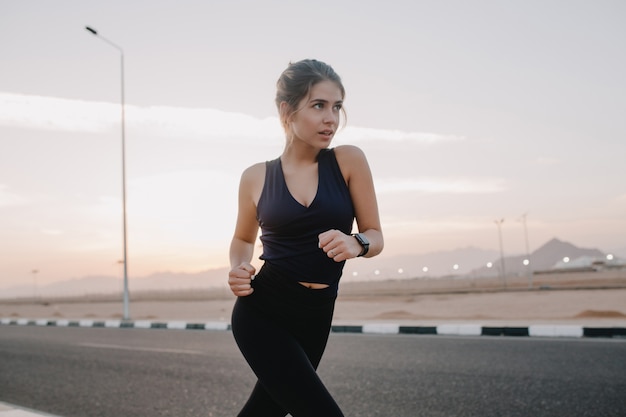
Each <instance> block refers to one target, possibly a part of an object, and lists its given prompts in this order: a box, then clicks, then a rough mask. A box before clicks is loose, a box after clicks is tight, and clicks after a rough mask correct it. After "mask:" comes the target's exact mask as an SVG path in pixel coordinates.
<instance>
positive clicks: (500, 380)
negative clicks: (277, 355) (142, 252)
mask: <svg viewBox="0 0 626 417" xmlns="http://www.w3.org/2000/svg"><path fill="white" fill-rule="evenodd" d="M319 371H320V375H321V377H322V379H323V380H324V381H326V385H327V386H328V388H329V390H330V391H331V392H332V393H333V395H334V396H335V398H336V399H337V402H338V403H339V404H340V406H341V407H342V409H343V410H344V412H345V414H346V416H362V417H368V416H384V417H389V416H394V417H415V416H446V417H450V416H480V417H489V416H497V417H502V416H511V417H514V416H533V417H537V416H567V417H573V416H594V417H597V416H626V340H624V339H622V340H615V339H537V338H512V337H489V336H483V337H446V336H426V335H419V336H418V335H393V336H383V335H366V334H332V335H331V338H330V342H329V345H328V349H327V354H326V356H325V358H324V359H323V360H322V364H321V366H320V369H319ZM253 383H254V377H253V375H252V374H251V372H250V371H249V369H248V367H247V365H246V364H245V362H244V360H243V358H242V357H241V355H240V353H239V351H238V350H237V348H236V346H235V344H234V342H233V339H232V334H231V333H230V332H219V331H214V332H211V331H199V330H155V329H106V328H59V327H37V326H0V401H6V402H9V403H13V404H19V405H21V406H24V407H29V408H33V409H38V410H42V411H46V412H49V413H53V414H57V415H61V416H65V417H72V416H76V417H92V416H93V417H96V416H98V417H120V416H122V417H131V416H132V417H143V416H146V417H148V416H149V417H154V416H172V417H186V416H190V417H192V416H193V417H197V416H213V417H232V416H235V415H236V414H237V411H238V410H239V408H240V407H241V405H242V404H243V403H244V401H245V399H246V397H247V395H248V393H249V391H250V389H251V387H252V385H253Z"/></svg>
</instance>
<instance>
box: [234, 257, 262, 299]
mask: <svg viewBox="0 0 626 417" xmlns="http://www.w3.org/2000/svg"><path fill="white" fill-rule="evenodd" d="M255 273H256V269H255V268H254V267H253V266H252V265H250V264H249V263H248V262H242V263H241V264H240V265H239V266H237V267H235V268H233V269H231V270H230V272H229V273H228V285H229V286H230V290H231V291H232V292H233V294H235V295H236V296H237V297H246V296H248V295H250V294H252V293H253V292H254V288H252V285H251V283H252V277H253V276H254V274H255Z"/></svg>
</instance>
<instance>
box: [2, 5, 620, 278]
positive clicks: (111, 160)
mask: <svg viewBox="0 0 626 417" xmlns="http://www.w3.org/2000/svg"><path fill="white" fill-rule="evenodd" d="M316 5H317V6H319V7H306V8H303V6H301V5H298V4H297V3H293V4H283V3H282V2H277V1H276V0H268V1H264V2H253V1H245V0H242V1H234V2H218V3H213V2H202V1H189V2H185V3H175V2H173V1H169V0H157V1H133V2H123V1H119V0H118V1H110V2H106V3H103V2H97V1H95V0H86V1H75V0H61V1H57V2H54V3H51V2H45V1H41V0H33V1H25V2H12V1H8V0H0V38H2V39H5V40H10V42H9V41H5V42H2V43H0V53H1V54H2V57H3V62H2V66H1V67H0V75H1V76H0V236H1V238H0V253H2V255H0V288H3V287H8V286H12V285H16V284H19V283H22V282H30V281H31V280H32V279H33V276H32V271H33V270H37V271H39V272H38V273H37V279H38V280H39V281H40V283H41V284H44V283H51V282H55V281H59V280H64V279H66V278H67V277H68V276H74V277H79V276H85V275H90V274H103V275H119V268H120V267H119V264H118V261H119V260H120V259H122V225H121V218H122V212H121V210H122V206H121V154H120V127H119V123H120V104H119V103H120V67H119V53H118V51H117V50H115V49H114V48H112V47H111V46H110V45H107V44H106V43H105V42H103V41H102V39H98V38H97V37H95V36H93V35H92V34H91V33H89V32H87V31H86V30H85V26H91V27H93V28H95V29H96V30H98V31H99V34H100V35H102V36H103V37H105V38H106V39H109V40H111V41H113V42H115V43H116V44H118V45H120V46H122V47H123V48H124V54H125V55H124V57H125V94H126V145H127V148H126V151H127V165H126V168H127V187H128V190H127V196H128V237H129V242H128V254H129V259H128V267H129V274H130V275H131V276H146V275H149V274H150V273H152V272H156V271H164V270H172V271H180V272H194V271H201V270H206V269H210V268H218V267H221V266H226V265H227V263H228V244H229V241H230V237H231V234H232V230H233V227H234V222H235V215H236V213H235V211H236V198H237V184H238V180H239V175H240V174H241V171H242V170H243V169H245V168H246V167H247V166H249V165H251V164H252V163H255V162H259V161H263V160H268V159H273V158H275V157H277V156H278V155H279V154H280V153H281V151H282V146H283V143H284V138H283V134H282V131H281V128H280V124H279V123H278V120H277V118H276V109H275V106H274V103H273V98H274V93H275V91H274V88H275V82H276V79H277V78H278V76H279V74H280V72H281V71H282V70H283V69H284V68H285V66H286V65H287V64H288V63H289V62H290V61H295V60H298V59H302V58H317V59H320V60H323V61H326V62H328V63H329V64H331V65H332V66H333V67H334V68H335V69H336V70H337V72H338V73H339V74H340V75H341V77H342V79H343V81H344V84H345V87H346V90H347V96H346V100H345V105H346V109H347V113H348V123H347V128H346V129H345V130H343V131H340V132H339V133H338V134H337V137H336V139H335V142H334V143H333V146H337V145H340V144H345V143H350V144H354V145H357V146H359V147H361V148H362V149H363V150H364V151H365V153H366V155H367V157H368V160H369V162H370V165H371V168H372V172H373V174H374V178H375V183H376V188H377V193H378V198H379V206H380V212H381V220H382V222H383V231H384V233H385V239H386V248H385V251H384V253H383V255H381V257H393V256H395V255H399V254H407V253H428V252H436V251H441V250H446V249H456V248H463V247H469V246H472V247H478V248H483V249H488V250H499V239H498V229H497V226H496V224H495V221H496V220H500V219H504V223H503V224H502V237H503V247H504V252H505V253H506V254H507V255H510V254H521V253H524V252H525V251H526V241H527V240H526V234H525V230H524V226H523V222H522V217H523V216H524V215H526V226H527V229H526V231H527V237H528V245H529V250H530V251H533V250H534V249H536V248H537V247H538V246H540V245H542V244H544V243H545V242H546V241H548V240H549V239H551V238H553V237H558V238H559V239H561V240H563V241H567V242H571V243H573V244H575V245H577V246H580V247H586V248H598V249H601V250H603V251H606V252H613V253H615V254H618V255H619V256H625V255H626V240H625V236H626V184H625V182H624V178H626V164H625V163H624V162H623V159H624V155H626V141H625V140H624V139H626V125H625V124H624V116H623V115H624V114H626V82H625V81H624V76H623V74H625V73H626V57H625V56H624V54H623V51H624V50H626V26H624V25H623V22H624V21H625V20H624V18H625V17H626V4H624V3H621V2H616V1H608V0H603V1H598V2H593V3H590V2H583V1H565V0H555V1H547V2H542V1H528V2H523V3H522V2H520V3H502V2H498V1H486V2H481V3H480V4H472V3H469V2H463V1H461V0H453V1H449V2H436V3H433V2H426V1H417V2H415V1H393V0H392V1H391V2H387V3H385V4H384V5H379V4H378V3H375V2H362V1H361V2H357V1H356V0H353V1H346V2H341V3H337V2H330V1H326V0H323V1H322V2H318V3H316ZM360 261H361V260H359V261H355V262H360ZM257 263H258V262H257Z"/></svg>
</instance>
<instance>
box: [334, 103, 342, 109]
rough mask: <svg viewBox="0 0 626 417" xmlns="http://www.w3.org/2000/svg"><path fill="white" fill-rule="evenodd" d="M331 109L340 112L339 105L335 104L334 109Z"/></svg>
mask: <svg viewBox="0 0 626 417" xmlns="http://www.w3.org/2000/svg"><path fill="white" fill-rule="evenodd" d="M333 109H334V110H335V111H339V110H341V104H337V105H336V106H335V107H333Z"/></svg>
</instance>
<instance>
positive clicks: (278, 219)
mask: <svg viewBox="0 0 626 417" xmlns="http://www.w3.org/2000/svg"><path fill="white" fill-rule="evenodd" d="M317 162H318V168H317V170H318V186H317V194H316V195H315V198H314V199H313V201H312V202H311V204H310V205H309V207H305V206H303V205H302V204H300V203H299V202H298V201H296V199H295V198H293V196H292V195H291V193H290V192H289V189H288V188H287V183H286V182H285V177H284V174H283V169H282V164H281V161H280V158H277V159H274V160H272V161H268V162H266V171H265V184H264V185H263V191H262V192H261V197H260V198H259V202H258V204H257V219H258V221H259V225H260V227H261V242H262V243H263V254H262V255H261V256H260V259H262V260H264V261H265V263H266V264H269V265H271V266H273V267H277V268H280V270H281V271H283V272H285V273H287V274H289V275H290V276H292V277H293V279H294V280H296V281H303V282H314V283H321V284H328V285H330V286H335V287H336V286H337V285H338V283H339V278H341V272H342V270H343V266H344V263H345V261H343V262H335V261H334V260H332V259H331V258H329V257H328V256H327V255H326V254H325V253H324V251H323V250H322V249H320V248H319V246H318V243H319V239H318V235H319V234H320V233H322V232H325V231H327V230H330V229H337V230H341V231H342V232H343V233H346V234H349V233H350V232H351V230H352V223H353V221H354V207H353V205H352V199H351V198H350V191H349V190H348V186H347V185H346V182H345V180H344V178H343V176H342V175H341V170H340V169H339V165H338V164H337V160H336V159H335V152H334V150H332V149H323V150H322V151H320V153H319V154H318V157H317Z"/></svg>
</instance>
